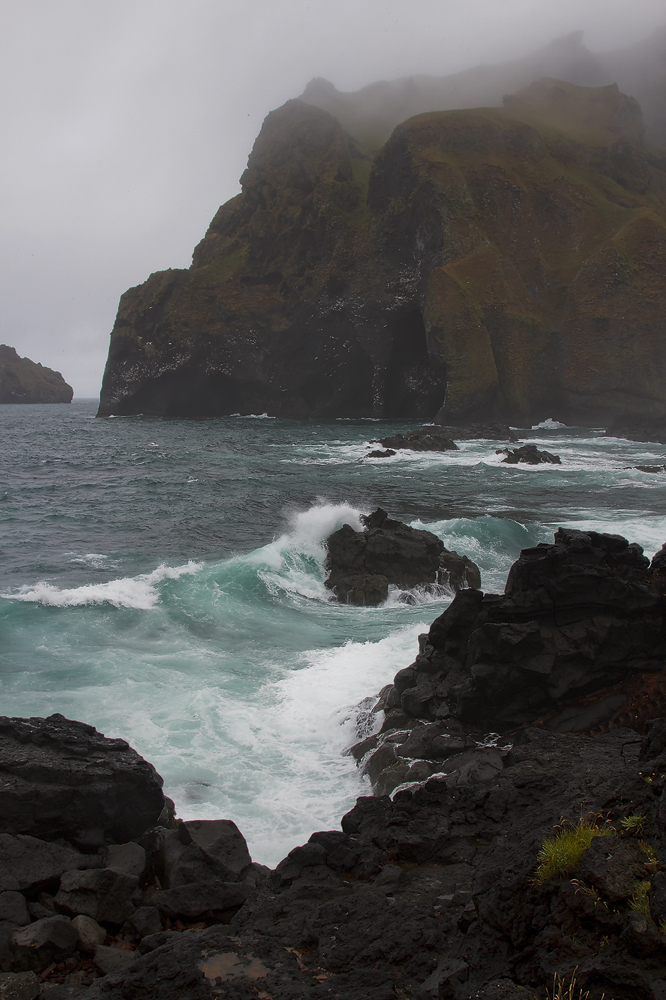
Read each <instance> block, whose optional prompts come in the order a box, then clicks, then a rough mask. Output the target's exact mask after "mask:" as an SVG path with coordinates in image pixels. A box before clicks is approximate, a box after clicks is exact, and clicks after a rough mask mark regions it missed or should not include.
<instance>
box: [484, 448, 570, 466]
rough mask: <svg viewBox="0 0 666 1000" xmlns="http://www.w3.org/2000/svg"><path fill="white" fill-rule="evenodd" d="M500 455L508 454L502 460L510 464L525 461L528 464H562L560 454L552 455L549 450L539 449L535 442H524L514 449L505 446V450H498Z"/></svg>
mask: <svg viewBox="0 0 666 1000" xmlns="http://www.w3.org/2000/svg"><path fill="white" fill-rule="evenodd" d="M497 454H498V455H502V454H504V455H506V458H503V459H502V461H503V462H506V463H508V464H509V465H517V464H518V462H525V463H526V464H527V465H561V464H562V461H561V459H560V456H559V455H551V453H550V452H549V451H539V449H538V448H537V446H536V445H535V444H524V445H523V446H522V448H514V449H513V451H512V450H511V449H509V448H505V449H504V451H503V452H501V451H498V452H497Z"/></svg>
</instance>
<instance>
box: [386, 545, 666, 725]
mask: <svg viewBox="0 0 666 1000" xmlns="http://www.w3.org/2000/svg"><path fill="white" fill-rule="evenodd" d="M660 560H661V556H660V555H659V554H658V556H655V562H654V568H653V569H651V568H650V565H649V562H648V560H647V559H646V558H645V556H644V555H643V550H642V549H641V548H640V547H639V546H638V545H635V544H633V545H630V544H629V543H628V542H627V540H626V539H624V538H622V537H620V536H619V535H605V534H598V533H596V532H582V531H574V530H570V529H562V528H561V529H560V530H559V531H558V532H557V533H556V535H555V543H554V544H553V545H545V544H540V545H537V546H536V547H535V548H532V549H525V550H524V551H523V552H522V553H521V555H520V559H519V560H518V561H517V562H516V563H514V565H513V567H512V568H511V571H510V573H509V577H508V579H507V583H506V588H505V592H504V595H503V596H497V595H493V594H487V595H484V594H482V593H481V591H479V590H464V591H462V592H461V593H459V594H458V595H457V596H456V598H455V599H454V601H453V603H452V604H451V606H450V607H449V608H447V610H446V611H445V612H444V613H443V614H442V615H440V617H439V618H437V619H436V620H435V621H434V622H433V624H432V625H431V627H430V631H429V633H428V635H427V637H424V638H423V642H422V644H421V651H420V653H419V655H418V656H417V658H416V661H415V663H414V664H413V665H412V666H411V667H408V668H405V669H404V670H402V671H400V672H399V673H398V674H397V675H396V678H395V681H394V684H393V687H392V688H390V689H389V690H388V692H387V693H386V694H385V695H384V698H383V703H384V704H385V705H386V706H387V707H389V708H390V707H401V708H402V710H403V711H405V712H406V713H407V714H408V715H412V716H417V717H420V718H424V719H431V720H436V719H441V720H442V721H445V720H447V719H448V718H449V717H451V716H453V717H455V718H457V719H459V720H462V722H464V723H467V724H468V725H476V726H480V727H483V728H485V729H486V731H487V730H489V729H491V730H494V731H500V732H501V731H503V730H506V729H509V728H511V727H512V726H517V725H521V724H523V723H526V722H532V721H534V720H536V719H546V720H547V725H548V726H550V727H552V728H555V729H559V730H561V731H570V730H587V729H592V728H594V727H595V726H599V725H601V724H606V723H608V722H612V720H613V719H614V718H617V715H618V711H619V709H620V708H621V707H622V706H623V704H624V703H625V702H626V701H627V693H626V691H625V690H622V688H621V687H619V688H617V687H616V688H613V686H617V685H622V683H623V682H626V681H627V680H628V679H630V678H631V676H633V675H634V674H635V673H637V672H639V671H655V672H661V671H663V670H664V666H665V662H664V661H665V657H666V633H665V621H664V584H663V579H662V578H661V572H660V566H661V561H660ZM661 676H663V675H661ZM605 689H608V690H605ZM599 692H602V694H599ZM592 696H594V697H592ZM658 706H659V702H656V703H655V706H654V707H653V711H652V717H654V715H655V714H659V707H658ZM654 709H656V711H655V710H654ZM645 711H646V712H647V714H646V715H645V718H650V717H651V716H650V714H649V711H650V709H649V705H648V706H645Z"/></svg>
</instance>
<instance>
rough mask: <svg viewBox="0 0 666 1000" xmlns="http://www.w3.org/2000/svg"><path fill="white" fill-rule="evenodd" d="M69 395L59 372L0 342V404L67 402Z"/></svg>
mask: <svg viewBox="0 0 666 1000" xmlns="http://www.w3.org/2000/svg"><path fill="white" fill-rule="evenodd" d="M73 395H74V390H73V389H72V387H71V385H67V383H66V382H65V380H64V378H63V377H62V375H61V374H60V372H54V371H53V370H52V369H51V368H44V367H43V366H42V365H39V364H35V362H34V361H31V360H30V359H29V358H20V357H19V356H18V354H17V353H16V350H15V349H14V348H13V347H7V345H6V344H0V403H71V402H72V396H73Z"/></svg>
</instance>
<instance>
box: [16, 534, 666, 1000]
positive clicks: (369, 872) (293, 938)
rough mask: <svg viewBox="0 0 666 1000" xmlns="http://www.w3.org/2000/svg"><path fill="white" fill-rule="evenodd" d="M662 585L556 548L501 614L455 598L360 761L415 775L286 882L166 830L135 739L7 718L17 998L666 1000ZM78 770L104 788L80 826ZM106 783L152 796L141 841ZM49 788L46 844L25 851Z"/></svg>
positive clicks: (637, 568) (583, 550)
mask: <svg viewBox="0 0 666 1000" xmlns="http://www.w3.org/2000/svg"><path fill="white" fill-rule="evenodd" d="M665 567H666V548H665V549H662V550H661V552H660V553H658V554H657V555H656V556H655V558H654V559H653V560H652V563H649V562H648V560H647V559H646V558H645V557H644V556H643V554H642V551H641V550H640V548H639V547H638V546H637V545H631V544H629V543H628V542H627V540H626V539H624V538H621V537H619V536H613V535H602V534H596V533H594V532H587V533H583V532H574V531H563V530H560V531H559V532H558V533H557V534H556V536H555V542H554V544H552V545H540V546H536V547H535V548H533V549H529V550H526V551H525V552H523V553H522V554H521V557H520V559H519V560H518V562H517V563H516V564H515V565H514V567H513V569H512V570H511V573H510V575H509V579H508V581H507V587H506V592H505V594H504V595H484V594H482V593H481V592H480V591H475V590H466V591H463V592H461V593H460V594H458V595H457V596H456V598H455V599H454V601H453V603H452V604H451V607H450V608H449V609H448V610H447V611H446V612H444V614H443V615H441V616H440V617H439V618H438V619H437V620H436V621H435V622H434V623H433V625H432V627H431V629H430V631H429V633H428V635H427V636H424V637H422V642H421V652H420V654H419V656H418V657H417V661H416V663H415V664H414V665H413V666H411V667H408V668H407V669H406V670H405V671H401V672H400V673H399V674H398V675H397V677H396V681H395V684H394V685H390V686H389V688H388V689H387V690H385V691H384V692H383V695H382V703H383V705H384V708H385V718H384V726H383V728H382V731H381V732H380V734H378V735H379V740H378V743H375V745H374V746H368V745H367V744H366V747H365V752H364V753H361V754H360V756H361V759H364V760H366V759H369V757H368V755H370V756H374V758H375V762H376V763H377V764H378V765H379V763H381V762H380V761H379V760H378V758H377V754H378V753H379V752H381V751H382V750H383V749H385V748H391V747H393V748H394V750H397V751H399V755H402V757H403V759H404V760H405V761H408V760H411V763H412V764H415V763H418V762H421V763H423V764H426V765H427V767H426V769H425V770H424V771H423V773H421V774H420V775H417V773H416V771H414V772H412V773H411V774H409V775H407V778H408V780H407V782H403V783H402V785H403V787H401V788H397V789H396V790H395V791H394V792H393V795H392V796H389V795H387V794H375V795H372V796H365V797H361V798H359V799H358V800H357V803H356V805H355V806H354V808H353V809H352V810H351V811H350V812H349V813H347V815H346V816H344V817H343V818H342V822H341V829H339V830H329V831H323V832H317V833H313V834H312V836H311V837H310V839H309V841H308V842H307V844H305V845H303V846H301V847H297V848H295V849H294V850H293V851H291V852H290V853H289V854H288V855H287V857H286V858H285V859H284V860H283V861H282V862H281V863H280V864H279V865H278V866H277V868H276V869H275V870H274V871H269V870H268V869H265V868H262V867H261V866H260V865H257V864H254V863H253V862H252V861H251V859H250V856H249V854H248V852H247V848H246V846H245V842H244V840H243V837H242V835H241V834H240V832H239V831H238V830H237V828H236V827H235V826H234V824H233V823H232V822H231V821H229V820H219V821H209V822H204V821H199V822H187V823H183V822H179V821H178V820H176V819H175V818H174V816H173V812H172V809H171V808H170V806H169V802H168V800H166V799H164V797H163V796H161V790H160V784H161V783H160V779H159V776H157V775H156V773H155V772H154V770H153V769H152V768H151V766H150V765H149V764H147V763H146V762H145V761H142V760H141V758H140V757H138V755H136V754H135V753H134V751H132V750H131V749H130V748H129V747H128V746H127V744H125V743H124V742H123V741H121V740H108V741H105V740H104V738H103V737H102V736H100V734H98V733H96V732H95V731H94V730H92V729H91V727H89V726H84V725H82V724H81V723H76V722H68V721H67V720H64V719H63V718H62V717H61V716H52V717H50V718H49V719H30V720H16V719H13V720H10V719H4V720H2V724H1V725H2V733H3V749H2V758H1V764H0V775H2V781H3V787H6V788H8V790H9V791H8V794H9V799H8V801H9V802H10V803H12V802H13V803H16V802H18V801H19V800H20V799H21V797H22V796H23V798H24V799H25V801H26V803H27V794H26V795H23V791H25V789H23V790H22V789H21V788H18V791H17V789H16V784H15V779H16V777H17V776H20V775H22V773H23V772H25V774H26V776H27V780H28V782H29V783H30V785H31V788H32V792H31V796H32V808H31V809H30V808H28V807H27V804H26V806H25V808H19V806H18V805H15V806H14V807H13V809H12V810H10V812H9V813H8V811H7V809H0V830H2V831H3V832H2V833H1V834H0V838H1V843H2V861H3V864H2V867H1V868H0V879H2V881H1V882H0V885H1V889H2V891H0V914H1V917H0V963H1V964H2V967H3V969H4V970H6V971H5V973H4V975H2V977H0V989H1V990H2V991H3V994H2V995H3V997H7V998H9V997H13V998H15V1000H19V998H21V1000H32V998H34V997H37V996H40V995H42V994H44V993H47V992H48V995H49V997H50V1000H64V998H66V997H69V998H72V1000H146V998H150V1000H176V998H178V1000H183V998H187V1000H204V998H205V1000H212V998H230V1000H232V998H233V1000H249V998H252V1000H257V998H262V1000H268V998H270V1000H293V998H304V1000H331V998H339V1000H396V998H399V1000H428V998H432V1000H435V998H446V1000H471V998H474V1000H525V997H526V996H527V997H529V996H530V995H532V996H537V997H540V998H543V1000H545V998H546V995H547V994H546V990H547V989H549V988H551V987H552V982H553V975H555V974H557V975H558V976H560V977H562V982H563V984H564V990H565V991H566V989H567V986H568V985H569V984H571V982H572V979H573V977H574V975H575V976H576V979H577V985H576V989H578V988H579V987H580V988H581V989H582V990H584V991H589V997H590V1000H601V997H602V996H603V995H605V996H606V997H613V998H616V1000H617V998H619V1000H662V998H663V997H664V995H665V994H666V871H665V870H664V866H665V865H666V835H665V833H664V830H665V829H666V806H665V803H666V794H664V790H665V789H666V719H664V718H663V717H656V718H655V716H662V715H663V714H664V706H665V704H666V697H665V691H666V688H665V687H664V685H663V678H664V674H665V673H666V672H665V671H664V666H665V664H664V656H665V653H666V649H665V643H666V636H665V629H664V592H665V581H666V574H665V572H664V571H665ZM491 726H492V727H494V729H495V732H494V734H492V733H489V727H491ZM435 728H437V732H436V733H435ZM373 738H374V739H376V738H375V737H373ZM45 747H49V748H50V751H49V753H48V754H47V753H46V752H45V750H44V748H45ZM356 749H357V751H358V749H359V748H358V747H357V748H356ZM386 752H387V753H388V750H386ZM87 755H90V760H91V762H92V767H93V770H95V769H97V768H100V767H101V770H102V772H103V775H102V779H101V780H100V781H99V782H95V783H93V784H94V790H91V792H90V795H89V797H88V800H87V808H88V809H89V810H90V816H89V818H87V816H86V813H85V809H84V807H83V806H82V804H81V795H80V792H81V787H80V781H79V778H78V775H79V774H80V772H81V768H82V766H85V765H84V764H83V762H84V761H86V759H87ZM410 755H411V756H410ZM50 757H52V760H53V763H52V766H51V765H50V764H49V759H50ZM104 760H106V761H107V764H106V765H103V764H102V761H104ZM109 761H110V762H112V766H111V765H110V764H109V763H108V762H109ZM67 762H70V763H71V764H72V768H73V780H72V786H73V787H72V789H71V792H70V791H68V790H67V783H66V781H65V779H64V775H65V772H66V769H67ZM395 766H396V758H395V756H394V757H393V762H392V763H391V762H390V761H384V767H383V769H382V768H379V767H378V771H377V774H378V775H380V776H381V775H382V774H383V775H386V774H387V768H388V767H395ZM112 769H115V774H116V777H115V778H112V779H111V783H113V781H116V780H117V781H119V782H122V783H123V789H124V792H123V798H124V797H125V796H130V797H131V796H132V795H135V794H136V795H138V798H141V797H142V796H143V795H144V794H145V793H146V791H148V792H149V796H148V797H149V798H150V806H149V808H148V810H147V811H146V812H144V813H143V814H142V815H143V818H142V820H141V822H140V823H139V820H138V818H137V820H136V825H135V827H134V828H133V833H132V836H133V837H134V840H133V841H132V842H126V843H118V842H117V840H116V838H118V837H124V836H126V835H127V832H126V830H125V828H124V827H123V826H122V825H121V826H120V827H119V826H118V825H117V824H118V816H119V812H118V804H117V800H116V799H115V798H114V795H113V790H112V788H110V786H109V784H108V782H107V778H108V776H109V775H110V773H111V770H112ZM433 771H434V773H433ZM51 772H52V773H51ZM26 787H27V786H26ZM55 787H59V788H60V789H61V800H62V805H61V808H60V811H59V812H58V811H57V810H56V814H55V821H54V827H53V830H54V833H57V836H55V835H51V834H50V833H49V830H48V824H46V823H44V824H43V825H42V826H41V827H40V828H39V829H40V836H39V837H35V836H34V835H33V832H32V831H34V830H35V829H36V827H35V815H36V814H39V813H41V812H42V809H40V808H38V807H39V805H40V803H41V802H42V801H44V803H45V808H44V810H43V813H44V819H46V818H47V813H48V811H49V810H51V809H52V808H55V807H54V805H53V796H52V795H51V791H52V789H53V788H55ZM377 791H380V789H377ZM3 794H4V793H3ZM109 798H110V799H111V800H112V801H111V803H109V801H108V799H109ZM70 804H71V808H73V809H74V818H73V819H72V820H71V821H69V820H68V818H67V815H68V813H69V810H70ZM121 812H122V810H121ZM10 814H11V816H12V819H11V828H10V829H8V828H7V825H6V824H7V819H6V818H5V817H7V816H8V815H10ZM21 817H24V818H21ZM144 824H145V829H144V830H143V831H141V832H138V830H137V826H139V825H140V826H143V825H144ZM92 829H96V830H97V831H98V834H97V836H96V837H95V838H91V837H90V834H89V831H90V830H92ZM82 831H84V833H85V835H84V836H82ZM576 995H577V994H576Z"/></svg>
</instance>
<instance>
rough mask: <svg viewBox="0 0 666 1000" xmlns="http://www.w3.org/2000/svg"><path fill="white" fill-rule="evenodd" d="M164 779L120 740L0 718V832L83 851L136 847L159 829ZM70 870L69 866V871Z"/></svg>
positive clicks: (89, 729) (82, 728)
mask: <svg viewBox="0 0 666 1000" xmlns="http://www.w3.org/2000/svg"><path fill="white" fill-rule="evenodd" d="M162 784H163V782H162V779H161V777H160V776H159V774H158V773H157V771H156V770H155V768H154V767H153V766H152V764H149V763H148V762H147V761H145V760H144V759H143V758H142V757H140V756H139V754H138V753H137V752H136V750H133V749H132V748H131V747H130V746H129V744H128V743H126V742H125V740H112V739H107V738H106V737H105V736H102V734H101V733H98V732H97V730H96V729H95V728H94V727H93V726H88V725H85V724H84V723H82V722H74V721H72V720H70V719H65V717H64V716H62V715H58V714H56V715H50V716H49V717H48V718H47V719H10V718H7V717H6V716H5V717H1V718H0V831H2V832H3V833H9V834H30V835H31V836H34V837H39V838H41V839H43V840H57V839H58V838H59V837H64V838H65V839H66V840H69V841H72V842H74V843H77V844H80V845H81V846H86V847H97V846H101V845H102V844H103V843H104V842H105V839H108V840H111V841H115V842H117V843H124V842H126V841H129V840H134V839H135V838H136V837H138V836H140V835H141V834H142V833H144V832H145V831H146V830H147V829H149V828H150V827H151V826H154V824H155V823H156V821H157V819H158V817H159V815H160V813H161V812H162V809H163V808H164V806H165V799H164V795H163V793H162ZM72 867H74V866H72Z"/></svg>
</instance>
